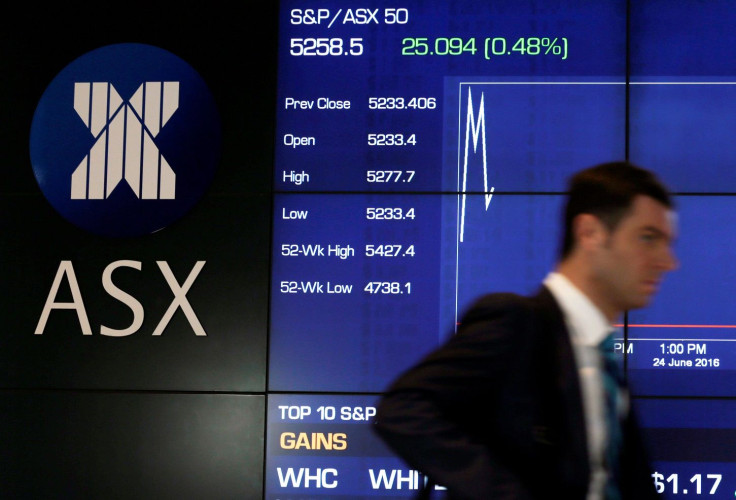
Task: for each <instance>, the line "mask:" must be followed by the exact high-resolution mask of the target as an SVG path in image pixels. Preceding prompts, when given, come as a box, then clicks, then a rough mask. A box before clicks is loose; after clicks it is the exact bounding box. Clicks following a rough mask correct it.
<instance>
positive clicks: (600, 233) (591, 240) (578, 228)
mask: <svg viewBox="0 0 736 500" xmlns="http://www.w3.org/2000/svg"><path fill="white" fill-rule="evenodd" d="M573 234H574V236H575V242H576V244H577V246H579V247H580V248H581V249H583V250H593V249H595V248H598V247H599V246H600V245H601V244H603V242H605V239H606V234H607V233H606V227H605V226H604V225H603V222H602V221H601V220H600V219H599V218H598V217H596V216H595V215H593V214H580V215H578V216H576V217H575V219H574V220H573Z"/></svg>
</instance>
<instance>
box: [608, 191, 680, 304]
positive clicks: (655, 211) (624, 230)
mask: <svg viewBox="0 0 736 500" xmlns="http://www.w3.org/2000/svg"><path fill="white" fill-rule="evenodd" d="M674 218H675V217H674V213H673V212H672V211H671V210H669V209H668V208H667V207H665V206H664V205H662V204H661V203H659V202H658V201H656V200H654V199H653V198H650V197H648V196H637V197H636V198H634V201H633V203H632V206H631V209H630V210H629V212H628V213H627V214H626V215H625V216H624V218H623V219H622V220H621V221H620V222H619V224H618V226H616V228H615V229H614V230H613V231H606V232H607V236H606V237H605V238H604V240H603V242H602V244H601V246H600V247H599V249H598V250H599V251H598V253H597V256H596V259H595V266H594V279H596V281H598V286H599V290H600V291H601V292H602V297H601V298H602V299H603V300H604V301H605V302H607V303H608V305H609V306H610V307H611V308H612V309H613V310H615V311H624V310H627V309H635V308H639V307H643V306H645V305H647V304H648V303H649V301H650V299H651V297H652V296H653V295H654V293H656V291H657V289H658V288H659V284H660V282H661V280H662V278H663V276H664V274H665V273H666V272H668V271H671V270H673V269H675V268H676V267H677V261H676V259H675V257H674V254H673V252H672V242H673V239H674V237H675V221H674Z"/></svg>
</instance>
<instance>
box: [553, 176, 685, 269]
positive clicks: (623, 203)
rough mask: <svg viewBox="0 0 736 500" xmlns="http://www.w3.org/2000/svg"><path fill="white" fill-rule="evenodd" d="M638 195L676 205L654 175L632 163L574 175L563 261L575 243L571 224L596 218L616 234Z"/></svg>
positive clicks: (567, 210) (668, 204)
mask: <svg viewBox="0 0 736 500" xmlns="http://www.w3.org/2000/svg"><path fill="white" fill-rule="evenodd" d="M639 195H644V196H649V197H650V198H653V199H655V200H657V201H658V202H660V203H662V204H663V205H664V206H666V207H667V208H673V206H674V202H673V200H672V198H671V196H670V193H669V192H668V190H667V188H666V187H665V186H664V185H663V184H662V183H661V182H660V181H659V179H657V177H656V176H655V175H654V174H653V173H652V172H650V171H648V170H645V169H643V168H641V167H639V166H636V165H633V164H631V163H629V162H625V161H620V162H610V163H602V164H600V165H595V166H593V167H590V168H586V169H585V170H581V171H580V172H578V173H577V174H575V175H574V176H572V178H571V179H570V182H569V188H568V198H567V204H566V205H565V215H564V236H563V239H562V251H561V256H562V258H564V257H566V256H567V255H568V254H569V253H570V251H571V250H572V248H573V245H574V243H575V241H574V238H573V231H572V222H573V220H574V219H575V217H576V216H578V215H580V214H592V215H595V216H596V217H598V218H599V219H600V220H601V221H602V222H603V223H604V224H605V225H606V227H607V228H608V229H609V230H611V231H613V230H614V229H616V226H617V225H618V223H619V222H620V221H621V219H623V217H624V215H626V213H627V212H628V211H629V209H630V208H631V204H632V203H633V200H634V198H635V197H637V196H639Z"/></svg>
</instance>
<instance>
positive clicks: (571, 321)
mask: <svg viewBox="0 0 736 500" xmlns="http://www.w3.org/2000/svg"><path fill="white" fill-rule="evenodd" d="M544 285H545V286H546V287H547V288H548V289H549V291H550V292H551V293H552V295H553V296H554V298H555V300H557V303H558V304H559V305H560V308H561V309H562V312H563V313H564V316H565V320H566V321H567V324H568V328H569V329H570V335H571V338H572V339H573V341H574V342H575V343H579V344H582V345H589V346H596V345H598V343H600V342H601V341H602V340H603V338H604V337H605V336H606V335H608V333H609V332H611V331H612V330H614V329H615V328H614V326H613V325H611V323H609V322H608V320H607V319H606V316H605V315H604V314H603V313H602V312H601V310H600V309H598V308H597V307H596V306H595V304H593V302H591V300H590V299H589V298H588V297H587V296H586V295H585V294H584V293H583V292H582V291H580V289H579V288H577V287H576V286H575V285H573V284H572V282H571V281H570V280H569V279H567V278H566V277H565V276H563V275H562V274H560V273H558V272H551V273H549V274H548V275H547V277H546V278H545V279H544Z"/></svg>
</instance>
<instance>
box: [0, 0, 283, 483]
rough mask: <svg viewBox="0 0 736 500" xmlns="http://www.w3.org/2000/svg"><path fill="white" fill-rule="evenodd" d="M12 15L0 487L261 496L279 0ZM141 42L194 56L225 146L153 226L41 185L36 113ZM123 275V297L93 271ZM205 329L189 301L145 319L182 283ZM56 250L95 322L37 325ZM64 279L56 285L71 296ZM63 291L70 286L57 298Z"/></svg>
mask: <svg viewBox="0 0 736 500" xmlns="http://www.w3.org/2000/svg"><path fill="white" fill-rule="evenodd" d="M16 8H17V10H18V11H20V13H17V14H14V15H13V16H10V15H7V14H6V15H4V19H5V23H4V24H5V25H6V27H7V29H3V31H2V33H1V34H0V37H2V38H1V40H2V43H1V44H0V46H2V55H1V56H0V75H2V83H1V84H0V85H2V92H0V99H1V100H2V104H1V106H0V109H2V120H0V143H1V144H2V147H1V148H0V151H2V165H1V168H0V232H1V233H2V246H1V247H0V261H2V268H1V269H2V270H1V271H0V290H1V292H0V293H1V294H2V300H1V301H0V315H1V316H2V318H3V321H4V328H3V329H2V332H1V333H0V471H1V472H0V476H1V478H0V497H3V498H152V497H156V498H260V497H261V496H262V493H263V486H262V477H263V461H264V456H263V453H264V452H263V449H264V432H265V407H266V401H265V397H266V396H265V391H266V348H267V321H268V288H269V285H268V281H269V274H268V269H269V246H270V212H271V169H272V162H273V129H274V123H273V110H274V99H275V97H274V96H275V88H276V83H275V82H276V74H275V72H276V70H275V50H276V49H275V47H276V43H275V37H276V11H277V7H276V4H275V3H273V4H271V3H269V2H265V3H259V4H258V7H257V9H254V8H253V7H251V6H249V5H248V4H244V5H242V6H235V4H232V5H231V4H223V5H221V6H218V7H217V8H209V6H206V5H199V6H197V7H196V8H195V7H192V6H189V5H187V4H182V3H167V4H166V5H160V4H158V3H155V2H154V3H145V4H137V3H135V2H133V3H131V2H124V3H118V4H115V3H112V4H111V3H102V4H99V6H97V7H92V6H91V5H83V6H77V5H74V4H69V3H58V4H53V5H51V6H43V7H42V6H41V5H40V4H31V3H27V4H19V5H18V6H16ZM118 43H142V44H148V45H152V46H155V47H159V48H161V49H165V50H167V51H169V52H171V53H173V54H175V55H176V56H178V57H179V58H181V59H183V60H184V61H186V62H187V63H188V64H189V65H191V67H193V68H194V69H195V70H196V71H197V72H198V73H199V74H200V76H201V77H202V79H203V80H204V82H206V84H207V86H208V87H209V90H210V91H211V93H212V95H213V97H214V99H215V101H216V106H217V108H218V111H219V115H220V118H221V124H222V149H221V159H220V162H219V164H218V166H217V171H216V173H215V176H214V179H213V181H212V184H211V186H210V187H209V189H207V190H206V193H205V194H204V196H203V198H202V199H201V200H200V201H199V202H198V203H197V204H196V205H195V206H194V208H192V209H191V211H189V212H188V213H187V214H186V215H185V216H184V217H183V218H181V219H179V220H178V221H176V222H175V223H173V224H171V225H170V226H168V227H166V228H164V229H163V230H161V231H158V232H156V233H154V234H149V235H144V236H137V237H124V238H113V237H105V236H98V235H95V234H91V233H89V232H87V231H83V230H81V229H79V228H77V227H76V226H75V225H73V224H71V223H70V222H69V221H67V220H65V219H64V218H63V217H61V216H60V215H59V214H58V213H57V212H56V211H55V210H54V208H53V207H52V206H51V205H50V204H49V202H48V201H47V200H46V199H45V198H44V196H43V194H42V193H41V191H40V190H39V186H38V183H37V181H36V179H35V178H34V173H33V169H32V166H31V160H30V156H29V131H30V129H31V123H32V120H33V117H34V112H35V110H36V106H37V104H38V102H39V99H40V98H41V96H42V94H43V93H44V90H45V89H46V87H47V86H48V85H49V83H50V82H51V81H52V80H53V79H54V77H55V76H56V75H57V74H58V73H59V72H60V71H61V70H62V69H64V68H65V67H66V66H67V65H68V64H69V63H71V62H72V61H74V60H75V59H77V58H78V57H80V56H83V55H84V54H86V53H88V52H90V51H92V50H95V49H98V48H100V47H103V46H106V45H111V44H118ZM121 260H130V261H137V262H139V263H140V270H136V269H132V268H124V269H118V270H117V271H115V273H116V274H115V276H116V278H115V279H116V280H117V284H118V286H119V287H120V288H121V289H124V290H125V291H126V292H127V293H128V294H130V295H131V296H133V297H135V298H136V299H137V300H138V301H139V302H140V303H141V305H142V306H143V308H144V310H145V319H144V321H143V324H142V325H141V327H140V328H139V329H138V331H136V332H134V333H132V334H130V335H126V336H123V337H109V336H104V335H102V334H101V333H100V329H101V327H102V326H103V325H104V326H108V327H112V328H123V327H125V326H126V325H129V324H130V323H131V311H130V309H128V308H126V307H125V306H123V305H122V304H121V302H119V301H117V300H115V299H113V298H112V297H111V296H110V295H109V293H108V292H107V291H106V290H105V288H104V287H103V285H102V276H103V273H104V272H105V269H106V268H108V266H111V265H113V263H115V262H117V261H121ZM200 261H204V262H205V264H204V266H203V267H202V270H201V271H200V272H199V274H198V275H197V277H196V280H194V282H193V284H192V285H191V288H190V289H189V290H188V292H187V294H186V298H187V300H188V302H189V304H190V305H191V308H192V309H193V310H194V311H195V313H196V315H197V317H198V319H199V321H200V322H201V324H202V325H203V327H204V329H205V330H206V333H207V335H206V336H201V335H196V334H195V333H194V331H193V327H192V325H191V324H190V321H189V319H188V318H187V317H186V315H185V314H184V312H183V310H182V309H181V308H179V309H177V310H176V311H175V313H174V315H173V317H172V318H171V320H170V322H169V323H168V325H167V327H166V329H165V330H164V331H163V333H162V334H161V335H156V336H154V335H153V334H152V333H153V331H154V329H155V328H156V326H157V325H158V324H159V322H160V320H161V319H162V317H163V316H164V315H165V313H166V311H167V309H168V308H169V306H170V304H171V303H172V300H174V296H173V293H172V290H171V289H170V286H169V284H168V283H167V280H166V279H165V277H164V276H163V273H162V272H161V267H160V265H159V264H157V263H158V262H165V263H166V264H167V266H168V268H169V269H170V270H171V271H172V273H173V275H174V276H175V277H176V279H177V281H178V282H179V284H183V283H184V281H185V280H186V279H187V277H188V276H189V275H190V273H191V272H192V270H193V269H194V267H195V265H196V263H197V262H200ZM62 262H71V266H72V268H73V270H74V274H75V277H76V279H77V282H78V284H79V289H80V291H81V294H82V297H83V300H84V306H85V309H86V313H87V316H88V318H89V322H90V325H91V329H92V334H91V335H85V334H83V332H82V328H81V325H80V320H79V318H78V316H77V314H75V312H74V311H71V310H70V311H62V310H55V311H54V312H52V313H51V315H50V316H49V319H48V322H47V323H46V325H45V328H44V330H43V333H40V334H36V333H34V331H35V330H36V327H37V324H38V322H39V319H40V315H41V312H42V310H43V307H44V304H45V302H46V300H47V297H48V296H49V293H50V289H51V286H52V282H53V280H54V277H55V276H56V275H57V273H58V272H59V269H60V266H61V263H62ZM69 294H70V290H69V287H68V286H62V288H60V292H59V300H69ZM65 297H66V298H65Z"/></svg>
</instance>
